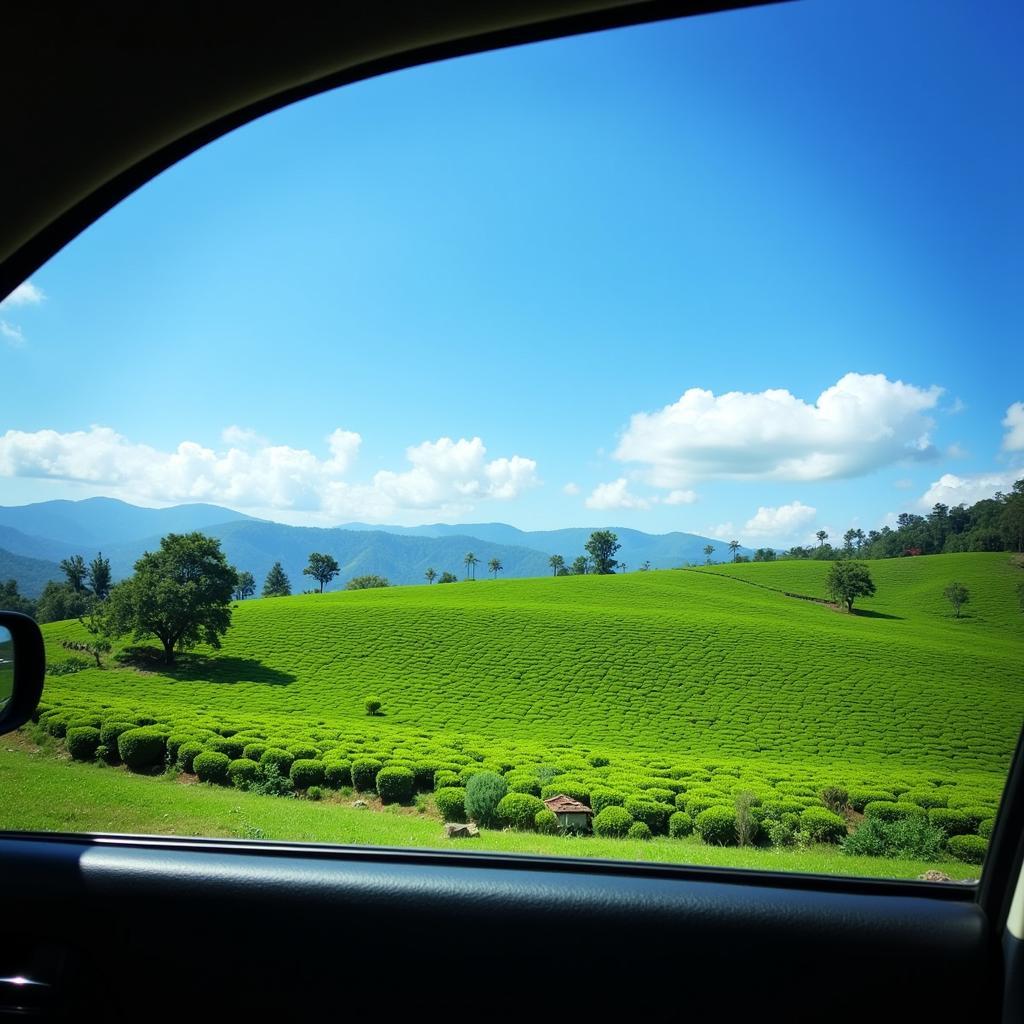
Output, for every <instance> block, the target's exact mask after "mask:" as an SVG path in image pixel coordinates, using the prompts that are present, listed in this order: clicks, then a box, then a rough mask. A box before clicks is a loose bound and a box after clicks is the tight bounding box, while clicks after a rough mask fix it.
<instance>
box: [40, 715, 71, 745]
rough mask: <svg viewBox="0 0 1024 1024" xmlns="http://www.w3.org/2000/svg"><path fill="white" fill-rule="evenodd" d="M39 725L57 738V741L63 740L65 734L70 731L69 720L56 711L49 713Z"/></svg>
mask: <svg viewBox="0 0 1024 1024" xmlns="http://www.w3.org/2000/svg"><path fill="white" fill-rule="evenodd" d="M39 723H40V725H42V727H43V728H44V729H45V730H46V731H47V732H48V733H49V734H50V735H51V736H55V737H56V738H57V739H63V738H64V734H65V733H66V732H67V731H68V720H67V718H65V717H64V715H61V714H58V713H57V712H55V711H51V712H49V713H48V714H47V715H45V716H44V717H43V718H41V719H40V720H39Z"/></svg>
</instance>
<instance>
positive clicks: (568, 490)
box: [562, 480, 580, 497]
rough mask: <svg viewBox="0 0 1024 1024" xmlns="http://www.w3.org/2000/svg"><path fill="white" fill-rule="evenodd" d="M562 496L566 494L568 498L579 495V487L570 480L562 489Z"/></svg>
mask: <svg viewBox="0 0 1024 1024" xmlns="http://www.w3.org/2000/svg"><path fill="white" fill-rule="evenodd" d="M562 493H563V494H568V495H569V496H570V497H573V496H574V495H577V494H579V493H580V485H579V484H574V483H573V482H572V481H571V480H570V481H569V482H568V483H567V484H566V485H565V486H564V487H563V488H562Z"/></svg>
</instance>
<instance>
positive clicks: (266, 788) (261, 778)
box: [249, 761, 295, 796]
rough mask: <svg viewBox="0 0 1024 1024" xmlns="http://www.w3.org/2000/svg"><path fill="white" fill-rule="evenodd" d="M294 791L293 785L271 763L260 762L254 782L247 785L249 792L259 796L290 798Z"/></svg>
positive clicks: (275, 765) (273, 763)
mask: <svg viewBox="0 0 1024 1024" xmlns="http://www.w3.org/2000/svg"><path fill="white" fill-rule="evenodd" d="M294 791H295V784H294V783H293V782H292V780H291V779H290V778H289V777H288V776H287V775H285V774H284V773H283V772H282V771H281V769H280V768H278V766H277V764H276V763H275V762H273V761H266V762H263V761H261V762H260V764H259V771H258V773H257V775H256V778H255V780H254V781H253V782H251V783H249V792H250V793H256V794H257V795H259V796H291V795H292V793H293V792H294Z"/></svg>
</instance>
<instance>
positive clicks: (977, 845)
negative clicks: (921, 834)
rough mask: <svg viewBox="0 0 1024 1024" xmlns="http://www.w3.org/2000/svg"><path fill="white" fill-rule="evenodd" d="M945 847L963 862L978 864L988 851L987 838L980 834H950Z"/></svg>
mask: <svg viewBox="0 0 1024 1024" xmlns="http://www.w3.org/2000/svg"><path fill="white" fill-rule="evenodd" d="M946 849H947V850H949V852H950V854H952V856H954V857H956V859H957V860H962V861H963V862H964V863H965V864H980V863H981V862H982V861H983V860H984V859H985V854H986V853H987V852H988V840H987V839H982V837H981V836H950V837H949V839H947V840H946Z"/></svg>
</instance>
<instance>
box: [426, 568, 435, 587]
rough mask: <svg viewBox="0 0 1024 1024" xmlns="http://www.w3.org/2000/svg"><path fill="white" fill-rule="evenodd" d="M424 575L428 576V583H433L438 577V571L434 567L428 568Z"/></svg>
mask: <svg viewBox="0 0 1024 1024" xmlns="http://www.w3.org/2000/svg"><path fill="white" fill-rule="evenodd" d="M423 575H424V576H426V577H427V584H428V585H429V584H431V583H433V582H434V580H436V579H437V572H436V571H435V570H434V569H433V568H431V569H428V570H427V571H426V572H425V573H424V574H423Z"/></svg>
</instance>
